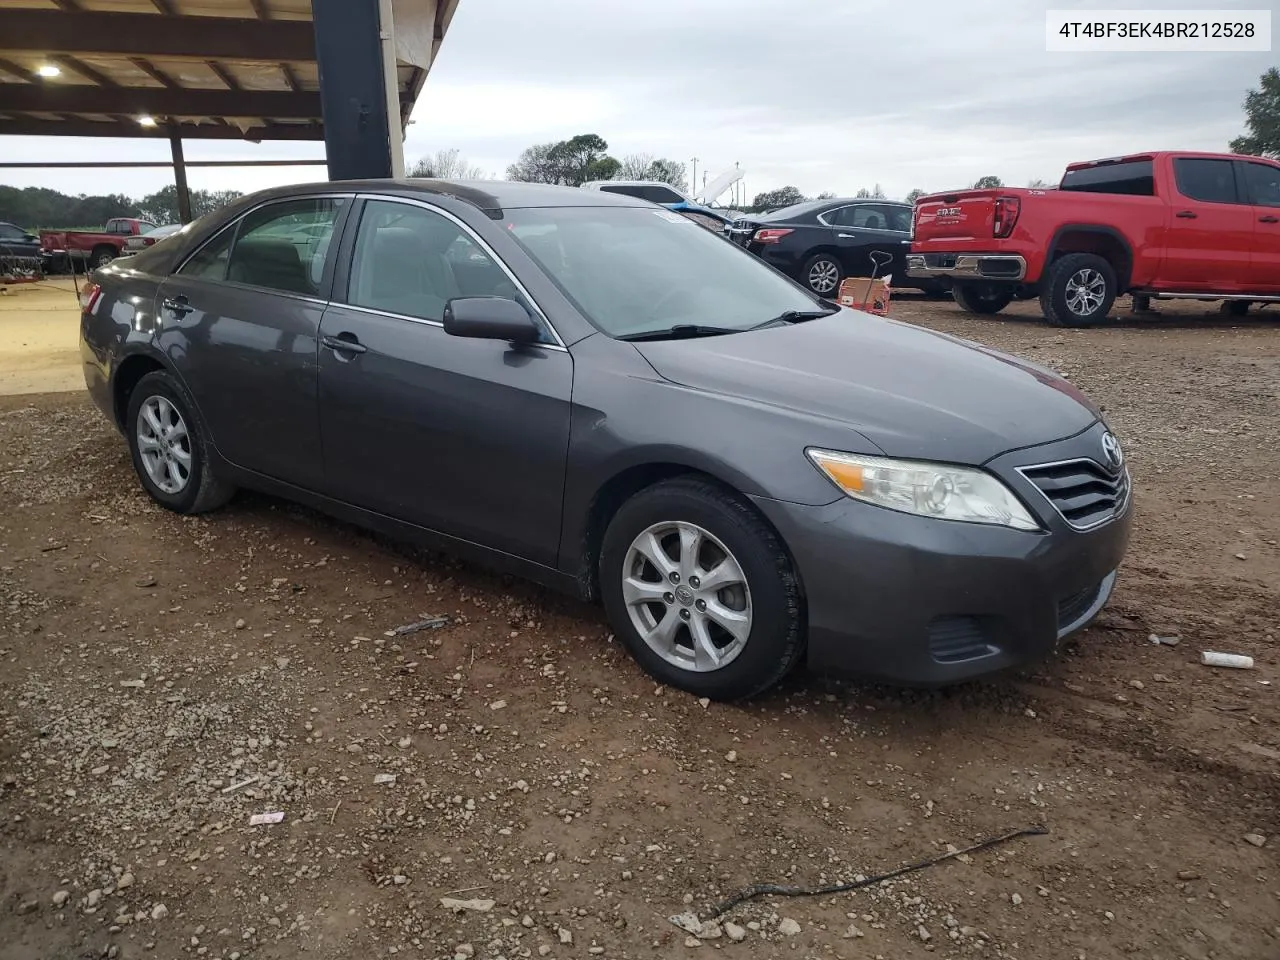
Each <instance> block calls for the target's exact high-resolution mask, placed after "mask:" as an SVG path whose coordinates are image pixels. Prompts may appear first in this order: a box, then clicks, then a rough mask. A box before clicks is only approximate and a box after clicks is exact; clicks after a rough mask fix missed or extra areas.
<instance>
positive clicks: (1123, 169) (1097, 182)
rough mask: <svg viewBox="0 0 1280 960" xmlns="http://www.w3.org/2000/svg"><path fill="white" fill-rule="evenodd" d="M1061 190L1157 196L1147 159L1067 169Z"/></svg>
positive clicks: (1151, 168) (1150, 165) (1153, 172)
mask: <svg viewBox="0 0 1280 960" xmlns="http://www.w3.org/2000/svg"><path fill="white" fill-rule="evenodd" d="M1058 189H1060V190H1075V191H1076V192H1078V193H1122V194H1127V195H1129V196H1135V197H1153V196H1155V193H1156V180H1155V171H1154V168H1153V165H1152V161H1150V160H1126V161H1124V162H1123V163H1104V164H1099V165H1098V166H1096V167H1081V168H1080V169H1079V170H1068V171H1067V172H1066V174H1065V175H1064V176H1063V178H1062V183H1061V185H1060V186H1059V188H1058Z"/></svg>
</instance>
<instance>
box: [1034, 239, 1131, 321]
mask: <svg viewBox="0 0 1280 960" xmlns="http://www.w3.org/2000/svg"><path fill="white" fill-rule="evenodd" d="M1115 301H1116V272H1115V270H1113V269H1112V267H1111V264H1109V263H1108V262H1107V261H1106V260H1104V259H1102V257H1100V256H1098V255H1097V254H1094V253H1069V254H1067V255H1066V256H1065V257H1060V258H1059V259H1057V260H1055V261H1054V262H1053V266H1051V267H1050V268H1049V272H1048V276H1047V277H1046V278H1045V280H1044V283H1043V284H1042V285H1041V288H1040V309H1041V311H1042V312H1043V313H1044V318H1045V319H1046V320H1048V321H1049V323H1050V324H1052V325H1053V326H1055V327H1092V326H1095V325H1096V324H1099V323H1101V322H1102V321H1103V320H1105V319H1107V314H1108V313H1110V312H1111V305H1112V304H1113V303H1115Z"/></svg>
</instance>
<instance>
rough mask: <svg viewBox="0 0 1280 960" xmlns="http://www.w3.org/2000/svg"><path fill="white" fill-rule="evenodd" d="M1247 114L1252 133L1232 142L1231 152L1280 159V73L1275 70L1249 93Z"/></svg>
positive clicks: (1246, 106) (1248, 125)
mask: <svg viewBox="0 0 1280 960" xmlns="http://www.w3.org/2000/svg"><path fill="white" fill-rule="evenodd" d="M1244 114H1245V125H1246V126H1247V127H1248V128H1249V132H1248V133H1247V134H1245V135H1244V136H1241V137H1236V138H1235V139H1234V140H1232V141H1231V144H1230V146H1231V152H1232V153H1245V154H1249V155H1250V156H1254V157H1270V158H1271V159H1273V160H1280V70H1278V69H1276V68H1275V67H1272V68H1271V69H1270V70H1268V71H1267V72H1266V73H1264V74H1263V75H1262V81H1261V83H1259V84H1258V89H1257V90H1250V91H1249V92H1248V94H1247V95H1246V96H1245V98H1244Z"/></svg>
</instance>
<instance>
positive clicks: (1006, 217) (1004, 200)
mask: <svg viewBox="0 0 1280 960" xmlns="http://www.w3.org/2000/svg"><path fill="white" fill-rule="evenodd" d="M1021 212H1022V201H1021V200H1019V199H1018V198H1017V197H999V198H997V199H996V217H995V222H994V223H993V224H992V225H991V235H992V236H994V237H1007V236H1009V234H1011V233H1013V225H1014V224H1015V223H1017V222H1018V214H1019V213H1021Z"/></svg>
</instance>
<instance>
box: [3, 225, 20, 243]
mask: <svg viewBox="0 0 1280 960" xmlns="http://www.w3.org/2000/svg"><path fill="white" fill-rule="evenodd" d="M25 236H26V234H24V233H23V232H22V231H21V230H19V229H18V228H17V227H11V226H9V224H7V223H0V240H21V239H23V238H24V237H25Z"/></svg>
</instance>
